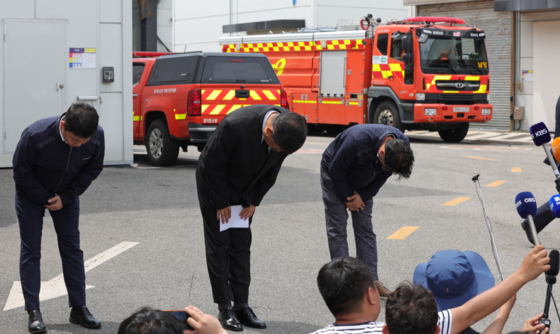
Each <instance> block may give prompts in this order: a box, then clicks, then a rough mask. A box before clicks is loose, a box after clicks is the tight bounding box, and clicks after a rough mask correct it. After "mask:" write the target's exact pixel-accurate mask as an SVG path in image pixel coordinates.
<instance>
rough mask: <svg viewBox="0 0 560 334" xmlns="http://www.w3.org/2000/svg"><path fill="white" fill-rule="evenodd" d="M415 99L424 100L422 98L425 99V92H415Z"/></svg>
mask: <svg viewBox="0 0 560 334" xmlns="http://www.w3.org/2000/svg"><path fill="white" fill-rule="evenodd" d="M416 100H417V101H424V100H426V94H424V93H416Z"/></svg>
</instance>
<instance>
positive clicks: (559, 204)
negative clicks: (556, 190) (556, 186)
mask: <svg viewBox="0 0 560 334" xmlns="http://www.w3.org/2000/svg"><path fill="white" fill-rule="evenodd" d="M548 205H549V206H550V211H552V214H553V215H554V217H556V218H560V195H554V196H552V197H551V198H550V201H548Z"/></svg>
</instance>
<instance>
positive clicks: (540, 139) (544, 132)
mask: <svg viewBox="0 0 560 334" xmlns="http://www.w3.org/2000/svg"><path fill="white" fill-rule="evenodd" d="M529 132H530V133H531V138H532V139H533V142H534V143H535V145H537V146H541V145H542V144H546V143H548V142H549V141H550V132H548V128H547V127H546V125H545V124H544V123H543V122H540V123H537V124H534V125H533V126H531V127H530V128H529Z"/></svg>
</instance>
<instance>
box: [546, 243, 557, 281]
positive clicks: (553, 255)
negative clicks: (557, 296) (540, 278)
mask: <svg viewBox="0 0 560 334" xmlns="http://www.w3.org/2000/svg"><path fill="white" fill-rule="evenodd" d="M548 257H549V258H550V262H549V264H550V269H548V270H547V271H546V275H547V276H557V275H558V271H559V270H560V253H559V252H558V251H557V250H556V249H553V250H551V251H550V253H549V254H548Z"/></svg>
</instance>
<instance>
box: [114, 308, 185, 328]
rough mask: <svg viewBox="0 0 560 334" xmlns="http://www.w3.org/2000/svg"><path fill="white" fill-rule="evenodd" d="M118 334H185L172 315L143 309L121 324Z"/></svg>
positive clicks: (151, 309)
mask: <svg viewBox="0 0 560 334" xmlns="http://www.w3.org/2000/svg"><path fill="white" fill-rule="evenodd" d="M117 334H183V329H182V327H181V324H180V323H179V321H178V320H177V319H175V317H174V316H173V315H172V314H171V313H167V312H163V311H160V310H154V309H153V308H151V307H143V308H141V309H139V310H138V311H136V312H135V313H133V314H132V315H131V316H130V317H128V318H126V319H124V320H123V322H121V324H120V326H119V331H118V332H117Z"/></svg>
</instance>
